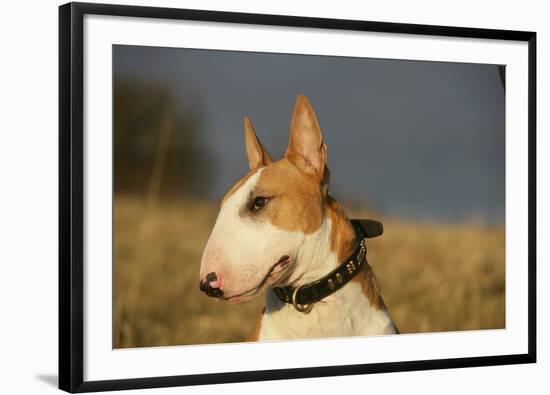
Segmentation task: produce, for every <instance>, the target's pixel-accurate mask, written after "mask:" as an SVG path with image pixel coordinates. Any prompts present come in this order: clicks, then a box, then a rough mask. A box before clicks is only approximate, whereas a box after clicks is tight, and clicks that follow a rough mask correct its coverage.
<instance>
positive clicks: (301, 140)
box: [285, 95, 327, 181]
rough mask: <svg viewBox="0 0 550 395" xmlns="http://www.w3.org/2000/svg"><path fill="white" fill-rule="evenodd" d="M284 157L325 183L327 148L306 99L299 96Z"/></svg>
mask: <svg viewBox="0 0 550 395" xmlns="http://www.w3.org/2000/svg"><path fill="white" fill-rule="evenodd" d="M285 157H286V158H287V159H289V160H290V161H291V162H292V163H294V164H295V165H296V166H298V167H299V168H301V169H303V170H305V171H306V172H310V173H313V174H316V175H317V176H318V177H319V179H320V180H322V181H325V177H324V173H325V167H326V163H327V146H326V145H325V143H324V142H323V136H322V135H321V128H320V127H319V122H318V121H317V117H316V116H315V112H314V111H313V108H312V107H311V104H310V103H309V101H308V99H307V97H305V96H303V95H300V96H298V98H297V99H296V104H295V105H294V113H293V114H292V120H291V122H290V141H289V143H288V148H287V151H286V154H285Z"/></svg>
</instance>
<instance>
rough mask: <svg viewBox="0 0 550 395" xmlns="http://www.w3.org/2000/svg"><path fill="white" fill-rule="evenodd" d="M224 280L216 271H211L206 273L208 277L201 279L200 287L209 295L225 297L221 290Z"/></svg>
mask: <svg viewBox="0 0 550 395" xmlns="http://www.w3.org/2000/svg"><path fill="white" fill-rule="evenodd" d="M221 286H222V280H221V278H219V277H218V275H217V274H216V273H215V272H210V273H208V274H207V275H206V279H204V278H203V279H201V281H200V283H199V288H200V290H201V291H202V292H204V293H205V294H207V295H208V296H212V297H214V298H221V297H223V291H222V290H221Z"/></svg>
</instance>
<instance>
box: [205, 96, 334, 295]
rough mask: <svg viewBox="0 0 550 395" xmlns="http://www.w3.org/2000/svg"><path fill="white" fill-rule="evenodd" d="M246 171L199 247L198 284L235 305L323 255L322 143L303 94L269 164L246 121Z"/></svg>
mask: <svg viewBox="0 0 550 395" xmlns="http://www.w3.org/2000/svg"><path fill="white" fill-rule="evenodd" d="M244 132H245V145H246V153H247V156H248V163H249V167H250V171H249V172H248V173H247V174H246V175H245V176H244V177H242V178H241V179H240V180H238V181H237V182H236V183H235V184H234V185H233V186H232V187H231V188H230V189H229V191H228V192H227V193H226V195H225V196H224V198H223V200H222V203H221V207H220V211H219V214H218V217H217V219H216V223H215V225H214V228H213V230H212V233H211V235H210V238H209V240H208V242H207V244H206V247H205V249H204V253H203V256H202V261H201V270H200V288H201V290H202V291H204V292H205V293H206V294H207V295H209V296H214V297H218V298H221V299H224V300H227V301H229V302H233V303H237V302H242V301H245V300H248V299H251V298H253V297H254V296H256V295H259V294H260V293H261V292H262V291H263V290H264V289H265V288H267V287H269V286H274V285H281V284H283V283H284V284H288V283H291V282H292V281H294V280H295V279H297V278H300V277H302V276H303V275H304V273H306V272H307V270H308V267H307V261H308V260H313V259H315V258H316V255H318V254H322V253H324V252H323V251H325V250H326V249H325V248H321V247H323V246H322V245H321V244H323V243H326V240H327V232H328V229H327V226H326V222H327V221H325V212H324V211H325V210H324V204H325V200H326V198H327V194H328V180H329V171H328V168H327V166H326V163H327V147H326V145H325V144H324V142H323V138H322V135H321V129H320V127H319V123H318V121H317V117H316V115H315V113H314V111H313V108H312V107H311V105H310V103H309V101H308V99H307V98H306V97H305V96H299V97H298V98H297V100H296V104H295V107H294V112H293V115H292V120H291V124H290V139H289V144H288V148H287V151H286V153H285V155H284V157H283V158H282V159H281V160H278V161H274V160H273V159H272V157H271V155H270V154H269V153H268V152H267V150H266V149H265V147H264V146H263V145H262V143H261V142H260V140H259V139H258V137H257V136H256V133H255V131H254V128H253V126H252V123H251V122H250V120H249V119H248V118H246V117H245V119H244Z"/></svg>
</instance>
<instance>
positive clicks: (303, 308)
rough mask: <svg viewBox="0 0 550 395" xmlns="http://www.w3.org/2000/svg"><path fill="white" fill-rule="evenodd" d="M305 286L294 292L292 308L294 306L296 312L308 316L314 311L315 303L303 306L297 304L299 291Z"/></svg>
mask: <svg viewBox="0 0 550 395" xmlns="http://www.w3.org/2000/svg"><path fill="white" fill-rule="evenodd" d="M302 287H303V285H300V286H299V287H297V288H296V289H295V290H294V292H292V306H294V308H295V309H296V310H298V311H299V312H300V313H304V314H308V313H309V312H310V311H311V309H313V305H314V304H315V303H311V304H307V305H303V304H298V303H297V302H296V295H298V291H299V290H300V288H302Z"/></svg>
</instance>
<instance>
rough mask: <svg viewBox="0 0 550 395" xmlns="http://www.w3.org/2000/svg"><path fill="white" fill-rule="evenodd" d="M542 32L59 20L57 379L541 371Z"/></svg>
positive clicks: (173, 19) (147, 13)
mask: <svg viewBox="0 0 550 395" xmlns="http://www.w3.org/2000/svg"><path fill="white" fill-rule="evenodd" d="M535 102H536V34H535V33H534V32H522V31H507V30H488V29H483V28H479V29H478V28H475V29H474V28H462V27H446V26H426V25H412V24H401V23H385V22H384V23H383V22H372V21H358V20H339V19H322V18H310V17H303V16H300V17H298V16H286V15H259V14H246V13H229V12H218V11H203V10H183V9H170V8H151V7H138V6H119V5H106V4H86V3H69V4H66V5H63V6H61V7H60V8H59V111H60V112H59V133H60V137H59V143H60V150H59V155H60V156H59V229H60V234H59V254H60V258H59V387H60V388H61V389H63V390H66V391H69V392H87V391H104V390H115V389H131V388H151V387H166V386H180V385H181V386H183V385H198V384H214V383H230V382H240V381H258V380H277V379H291V378H306V377H319V376H335V375H352V374H365V373H378V372H397V371H407V370H425V369H443V368H458V367H473V366H487V365H503V364H517V363H532V362H535V361H536V329H535V328H536V314H535V312H536V298H535V294H536V292H535V286H536V273H535V255H536V245H535V240H536V235H535V230H536V220H535V210H536V209H535V207H536V205H535V189H536V184H535V180H536V178H535V173H536V169H535V163H536V162H535V153H536V149H535V146H536V141H535V128H536V113H535V108H536V103H535Z"/></svg>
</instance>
